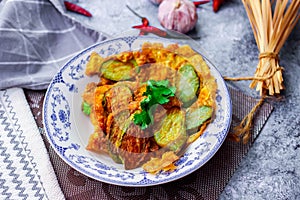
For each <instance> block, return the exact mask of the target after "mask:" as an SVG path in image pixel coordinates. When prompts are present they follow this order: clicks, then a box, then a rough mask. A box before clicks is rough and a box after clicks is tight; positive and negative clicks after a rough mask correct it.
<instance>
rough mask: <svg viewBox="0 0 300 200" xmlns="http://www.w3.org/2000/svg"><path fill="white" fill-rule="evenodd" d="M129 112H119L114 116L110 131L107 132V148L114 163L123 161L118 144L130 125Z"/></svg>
mask: <svg viewBox="0 0 300 200" xmlns="http://www.w3.org/2000/svg"><path fill="white" fill-rule="evenodd" d="M129 117H130V114H129V112H128V111H126V110H125V111H123V112H120V113H119V114H118V115H116V116H114V118H113V122H112V124H111V127H110V133H107V134H108V143H107V146H108V147H107V149H108V154H109V156H110V157H111V158H112V159H113V160H114V161H115V162H116V163H123V160H122V159H121V158H120V156H119V153H120V145H121V142H122V138H123V136H124V134H125V133H126V131H127V129H128V127H129V125H130V122H131V120H130V118H129Z"/></svg>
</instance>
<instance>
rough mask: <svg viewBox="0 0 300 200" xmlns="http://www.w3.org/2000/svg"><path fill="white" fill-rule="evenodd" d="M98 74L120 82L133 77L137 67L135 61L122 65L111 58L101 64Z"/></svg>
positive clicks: (122, 63) (137, 70)
mask: <svg viewBox="0 0 300 200" xmlns="http://www.w3.org/2000/svg"><path fill="white" fill-rule="evenodd" d="M100 72H101V75H102V76H103V77H104V78H107V79H109V80H113V81H122V80H128V79H131V78H132V77H134V76H135V75H136V74H137V73H138V72H139V66H138V65H137V64H136V62H135V60H130V61H128V62H125V63H124V62H121V61H119V60H116V59H113V58H112V59H109V60H106V61H104V62H103V63H102V65H101V68H100Z"/></svg>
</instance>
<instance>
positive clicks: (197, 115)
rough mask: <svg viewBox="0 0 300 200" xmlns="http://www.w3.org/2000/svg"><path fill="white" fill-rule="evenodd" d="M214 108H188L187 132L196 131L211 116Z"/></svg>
mask: <svg viewBox="0 0 300 200" xmlns="http://www.w3.org/2000/svg"><path fill="white" fill-rule="evenodd" d="M212 114H213V108H212V107H210V106H201V107H196V108H192V107H190V108H188V109H187V111H186V130H187V132H196V131H198V129H199V127H200V126H201V125H202V124H203V123H204V122H206V121H207V120H208V119H210V118H211V116H212Z"/></svg>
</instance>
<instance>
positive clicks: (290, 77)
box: [68, 0, 300, 200]
mask: <svg viewBox="0 0 300 200" xmlns="http://www.w3.org/2000/svg"><path fill="white" fill-rule="evenodd" d="M76 2H77V3H78V4H79V5H81V6H83V7H85V8H87V9H88V10H89V11H91V13H92V14H93V17H92V18H86V17H83V16H80V15H77V14H72V13H68V15H70V16H71V17H73V18H75V19H76V20H79V21H81V22H83V23H84V24H85V25H87V26H90V27H92V28H94V29H96V30H99V31H102V32H105V33H107V34H109V35H114V34H119V33H121V32H124V31H128V30H130V29H131V26H132V25H136V24H140V19H139V18H137V17H135V16H134V15H133V14H132V13H131V12H130V11H129V10H128V9H127V8H126V4H128V5H130V7H132V8H133V9H134V10H136V12H138V13H140V14H141V15H143V16H145V17H147V18H148V19H149V20H150V23H151V25H153V26H157V27H161V26H160V24H159V21H158V19H157V11H158V7H157V6H155V5H153V4H152V3H150V1H148V0H139V1H135V0H126V1H123V0H114V1H112V0H77V1H76ZM198 16H199V19H198V23H197V26H196V28H195V30H193V31H191V32H190V33H188V35H190V36H199V37H200V39H198V40H197V42H198V43H199V44H200V45H201V47H202V48H203V49H205V51H206V53H207V54H208V56H209V57H210V58H211V59H212V61H213V62H214V63H215V65H216V66H217V68H218V69H219V71H220V72H221V73H222V75H226V76H231V77H240V76H252V75H254V72H255V69H256V65H257V63H258V59H257V56H258V50H257V47H256V43H255V40H254V37H253V33H252V29H251V27H250V24H249V21H248V18H247V15H246V12H245V10H244V7H243V5H242V3H241V1H240V0H227V1H226V2H225V4H224V5H223V6H222V7H221V9H220V10H219V12H217V13H214V12H213V11H212V7H211V3H210V4H206V5H203V6H201V7H200V8H198ZM280 64H281V65H282V66H284V67H285V71H284V80H285V86H286V89H285V91H284V92H283V93H282V96H283V99H282V100H281V101H275V102H272V104H273V105H274V111H273V113H272V114H271V116H270V118H269V120H268V121H267V123H266V125H265V126H264V128H263V130H262V131H261V133H260V135H259V136H258V137H257V139H256V141H255V142H254V144H253V146H252V148H251V149H250V151H249V153H248V154H247V156H246V157H245V158H244V159H243V161H242V162H241V165H240V166H239V168H238V169H237V170H236V172H235V173H234V175H233V177H232V178H231V180H230V181H229V183H228V185H227V186H226V188H225V189H224V191H223V193H222V194H221V196H220V199H247V200H248V199H255V200H257V199H289V200H290V199H300V184H299V182H300V95H299V94H300V84H299V80H300V23H298V24H297V26H296V28H295V29H294V31H293V32H292V34H291V36H290V37H289V39H288V41H287V42H286V43H285V45H284V47H283V49H282V50H281V53H280ZM249 83H250V82H248V81H241V82H238V83H235V85H236V86H237V87H238V88H240V89H241V90H243V91H244V92H245V93H247V94H249V95H251V96H253V97H258V93H257V92H256V91H254V90H252V89H249V87H248V85H249Z"/></svg>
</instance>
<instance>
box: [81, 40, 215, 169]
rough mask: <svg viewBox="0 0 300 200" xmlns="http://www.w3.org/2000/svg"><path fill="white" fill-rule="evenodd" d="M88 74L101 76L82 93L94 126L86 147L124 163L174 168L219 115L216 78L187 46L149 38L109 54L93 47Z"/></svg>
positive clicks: (131, 166) (151, 167)
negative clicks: (137, 46)
mask: <svg viewBox="0 0 300 200" xmlns="http://www.w3.org/2000/svg"><path fill="white" fill-rule="evenodd" d="M93 57H96V58H93ZM92 62H93V63H94V64H93V63H92ZM95 65H96V66H95ZM86 74H87V75H95V74H97V75H98V76H99V78H100V80H99V82H98V83H94V84H89V85H88V86H87V88H86V90H85V91H84V94H83V95H82V97H83V110H89V111H90V113H89V112H84V113H85V114H87V115H89V116H90V118H91V122H92V124H93V125H94V127H95V131H94V133H93V134H92V135H91V136H90V139H89V141H88V145H87V147H86V148H87V149H88V150H90V151H94V152H97V153H99V152H104V153H107V154H108V155H109V156H110V157H111V158H112V159H113V160H114V161H115V162H116V163H122V164H124V167H125V169H134V168H136V167H139V166H143V168H144V169H145V170H146V171H148V172H151V173H156V172H158V171H160V170H170V169H174V162H175V161H176V160H177V159H178V158H179V157H180V155H181V154H182V152H184V150H185V149H186V147H187V146H188V145H189V144H190V143H191V142H193V141H194V140H196V139H197V138H198V137H199V136H200V135H201V134H202V133H203V131H204V129H205V127H206V126H207V125H208V124H209V122H210V120H211V119H212V116H213V115H214V108H215V93H216V82H215V79H214V77H213V76H211V75H210V73H209V68H208V67H207V65H206V63H205V62H204V60H203V59H202V57H201V56H200V55H199V54H197V53H195V52H194V51H193V50H192V49H191V48H190V47H188V46H182V47H180V46H178V45H176V44H172V45H169V46H167V47H163V46H162V45H161V44H157V43H154V44H151V43H144V44H143V45H142V48H141V50H139V51H131V52H129V51H128V52H122V53H119V54H117V55H113V56H110V57H108V58H101V57H99V54H97V53H93V54H91V56H90V61H89V63H88V65H87V69H86ZM202 74H203V75H202ZM91 98H93V99H94V100H91ZM87 108H89V109H87Z"/></svg>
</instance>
